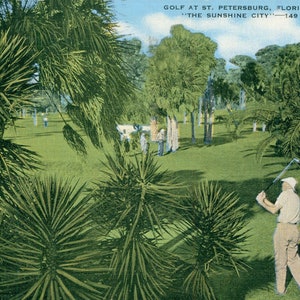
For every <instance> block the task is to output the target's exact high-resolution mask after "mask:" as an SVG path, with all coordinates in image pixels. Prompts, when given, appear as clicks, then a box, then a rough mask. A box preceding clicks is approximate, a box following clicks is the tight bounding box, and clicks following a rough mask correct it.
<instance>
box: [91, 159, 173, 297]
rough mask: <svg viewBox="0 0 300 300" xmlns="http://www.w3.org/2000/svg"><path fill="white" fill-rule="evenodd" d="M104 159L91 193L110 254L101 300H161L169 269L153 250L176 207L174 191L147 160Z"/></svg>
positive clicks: (164, 174)
mask: <svg viewBox="0 0 300 300" xmlns="http://www.w3.org/2000/svg"><path fill="white" fill-rule="evenodd" d="M107 158H108V164H107V172H106V176H107V180H105V181H104V182H102V183H100V184H99V188H98V189H97V191H96V193H95V197H96V201H97V204H96V208H95V212H99V217H98V218H99V222H101V223H103V222H105V223H107V225H108V227H107V231H108V234H107V243H108V249H111V251H112V256H111V265H110V266H111V268H112V274H111V276H110V278H109V280H110V282H111V285H112V286H111V288H110V289H109V290H108V293H107V295H106V299H119V300H146V299H161V297H162V295H164V294H165V292H166V291H167V288H168V286H169V285H170V283H171V281H170V280H171V278H170V274H171V271H172V269H173V267H172V262H171V259H170V256H169V255H167V254H166V252H164V251H163V250H161V249H159V247H158V244H159V242H160V241H161V239H162V236H163V234H164V233H165V232H166V231H167V230H168V225H169V224H170V223H172V221H173V219H174V214H175V211H176V210H175V207H177V206H178V204H177V201H176V198H177V197H176V196H175V195H174V193H173V192H172V191H173V190H174V189H175V188H176V185H173V184H172V180H171V179H170V178H171V177H170V176H169V175H168V173H167V172H165V171H161V170H160V166H159V165H158V164H157V162H156V160H155V158H154V156H153V155H151V154H147V155H137V156H135V157H133V158H130V157H124V156H121V155H119V156H117V157H112V156H108V157H107Z"/></svg>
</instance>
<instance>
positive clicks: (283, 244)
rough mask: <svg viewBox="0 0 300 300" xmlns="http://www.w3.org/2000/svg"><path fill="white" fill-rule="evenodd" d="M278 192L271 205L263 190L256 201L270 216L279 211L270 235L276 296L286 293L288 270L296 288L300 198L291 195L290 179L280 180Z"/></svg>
mask: <svg viewBox="0 0 300 300" xmlns="http://www.w3.org/2000/svg"><path fill="white" fill-rule="evenodd" d="M281 182H282V192H281V193H280V194H279V196H278V198H277V200H276V202H275V204H273V203H272V202H271V201H269V200H268V199H267V195H266V193H265V191H262V192H260V193H259V194H258V195H257V197H256V200H257V202H258V203H259V204H260V205H261V206H262V207H263V208H265V209H266V210H267V211H269V212H270V213H272V214H276V213H277V212H279V215H278V217H277V226H276V229H275V232H274V237H273V240H274V251H275V273H276V290H277V293H278V294H280V295H284V294H285V292H286V273H287V267H289V269H290V271H291V274H292V275H293V277H294V279H295V281H296V282H297V284H298V287H299V288H300V258H299V255H298V243H299V240H300V232H299V229H298V226H297V225H298V223H300V199H299V196H298V195H297V194H296V192H295V186H296V184H297V181H296V179H295V178H293V177H288V178H284V179H282V180H281Z"/></svg>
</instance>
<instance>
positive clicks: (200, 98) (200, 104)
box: [198, 97, 203, 126]
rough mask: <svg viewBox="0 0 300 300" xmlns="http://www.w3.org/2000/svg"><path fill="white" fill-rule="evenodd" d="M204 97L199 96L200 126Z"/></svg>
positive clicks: (199, 123)
mask: <svg viewBox="0 0 300 300" xmlns="http://www.w3.org/2000/svg"><path fill="white" fill-rule="evenodd" d="M202 100H203V99H202V97H199V107H198V126H200V125H201V120H202Z"/></svg>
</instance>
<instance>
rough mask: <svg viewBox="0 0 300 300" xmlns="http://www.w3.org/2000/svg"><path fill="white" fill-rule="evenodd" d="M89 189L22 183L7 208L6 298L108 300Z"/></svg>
mask: <svg viewBox="0 0 300 300" xmlns="http://www.w3.org/2000/svg"><path fill="white" fill-rule="evenodd" d="M83 189H84V186H83V185H81V186H79V185H78V184H76V183H75V184H74V183H72V182H71V180H66V179H64V180H61V179H58V178H54V177H45V178H33V179H32V180H24V179H22V180H19V181H18V182H17V185H16V187H12V188H11V191H10V193H9V194H8V195H7V199H6V202H5V203H4V204H3V206H2V208H3V209H4V211H5V217H4V219H3V220H2V223H1V229H0V241H1V242H0V257H1V264H0V298H1V299H3V300H4V299H7V300H8V299H10V300H13V299H15V300H19V299H48V300H57V299H97V300H98V299H103V295H104V292H105V290H106V289H107V288H108V286H106V285H105V284H103V283H101V280H102V274H103V273H106V272H108V269H107V268H104V267H103V266H102V265H101V261H102V258H103V257H104V255H106V253H103V252H102V251H101V248H100V246H99V245H100V241H99V235H98V234H97V235H96V234H95V226H94V225H95V223H94V222H93V221H92V218H91V215H90V204H89V201H90V196H89V195H86V194H84V193H83Z"/></svg>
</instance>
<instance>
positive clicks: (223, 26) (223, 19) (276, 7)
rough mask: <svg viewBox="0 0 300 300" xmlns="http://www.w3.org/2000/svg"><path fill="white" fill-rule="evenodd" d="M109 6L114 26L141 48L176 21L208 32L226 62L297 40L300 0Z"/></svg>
mask: <svg viewBox="0 0 300 300" xmlns="http://www.w3.org/2000/svg"><path fill="white" fill-rule="evenodd" d="M112 6H113V7H112V9H113V12H114V14H115V18H116V21H117V24H118V32H119V33H120V34H122V35H125V36H126V37H128V39H129V38H133V37H136V38H138V39H140V40H141V41H142V42H143V46H144V48H143V49H147V47H148V45H149V44H151V43H152V44H155V43H159V42H160V40H161V39H162V38H164V37H166V36H169V35H170V28H171V26H172V25H175V24H182V25H184V27H185V28H186V29H188V30H190V31H192V32H201V33H203V34H205V35H206V36H208V37H209V38H211V39H212V40H213V41H215V42H216V43H217V45H218V49H217V52H216V56H217V57H221V58H224V59H225V60H226V61H227V62H228V61H229V59H230V58H233V57H234V56H235V55H249V56H252V57H254V56H255V53H256V52H257V51H258V50H259V49H262V48H264V47H266V46H269V45H275V44H276V45H279V46H284V45H286V44H293V43H299V42H300V2H299V0H280V1H277V0H276V1H272V0H269V1H267V0H261V1H258V0H252V1H250V0H240V1H236V0H231V1H230V0H229V1H228V0H223V1H221V0H181V1H180V0H112ZM145 51H146V50H145Z"/></svg>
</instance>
